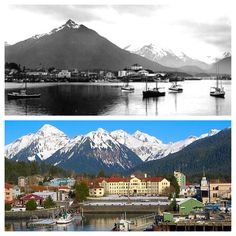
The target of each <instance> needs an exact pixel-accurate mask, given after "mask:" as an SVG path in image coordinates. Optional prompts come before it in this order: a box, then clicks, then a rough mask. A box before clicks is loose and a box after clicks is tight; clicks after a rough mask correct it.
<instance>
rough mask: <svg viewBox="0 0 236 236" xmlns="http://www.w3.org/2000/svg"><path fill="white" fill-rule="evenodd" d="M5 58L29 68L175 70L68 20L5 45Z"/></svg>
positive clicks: (7, 60)
mask: <svg viewBox="0 0 236 236" xmlns="http://www.w3.org/2000/svg"><path fill="white" fill-rule="evenodd" d="M5 61H6V62H15V63H17V64H21V65H22V66H26V67H29V68H37V67H39V66H41V67H42V66H43V67H45V68H49V67H52V66H53V67H55V68H58V69H73V68H79V69H81V70H88V69H109V70H121V69H124V68H125V67H127V66H131V65H133V64H135V63H138V64H140V65H142V66H143V67H144V68H149V69H152V70H154V71H156V70H165V71H172V68H168V67H164V66H161V65H159V64H158V63H156V62H153V61H150V60H148V59H146V58H144V57H141V56H139V55H137V54H133V53H130V52H128V51H126V50H123V49H121V48H119V47H118V46H116V45H115V44H113V43H112V42H110V41H109V40H107V39H106V38H104V37H102V36H100V35H99V34H98V33H97V32H95V31H94V30H92V29H89V28H87V27H86V26H85V25H82V24H80V25H78V24H76V23H75V22H74V21H72V20H68V21H67V22H66V23H65V24H63V25H62V26H60V27H58V28H56V29H54V30H52V31H50V32H49V33H46V34H42V35H35V36H33V37H31V38H29V39H26V40H24V41H21V42H18V43H16V44H14V45H10V46H7V47H5Z"/></svg>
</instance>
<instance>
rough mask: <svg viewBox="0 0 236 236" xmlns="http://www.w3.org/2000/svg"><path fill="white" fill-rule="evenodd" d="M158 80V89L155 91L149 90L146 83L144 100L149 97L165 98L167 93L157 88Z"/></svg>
mask: <svg viewBox="0 0 236 236" xmlns="http://www.w3.org/2000/svg"><path fill="white" fill-rule="evenodd" d="M157 82H158V81H157V80H156V87H155V88H153V89H148V88H147V81H146V90H145V91H143V98H149V97H161V96H165V95H166V92H165V91H163V88H160V87H158V86H157Z"/></svg>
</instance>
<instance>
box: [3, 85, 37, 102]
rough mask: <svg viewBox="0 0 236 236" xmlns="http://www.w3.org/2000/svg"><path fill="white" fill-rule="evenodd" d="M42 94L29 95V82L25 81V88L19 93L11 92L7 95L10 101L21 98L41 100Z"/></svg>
mask: <svg viewBox="0 0 236 236" xmlns="http://www.w3.org/2000/svg"><path fill="white" fill-rule="evenodd" d="M40 96H41V94H40V93H33V94H29V93H27V81H26V80H25V88H24V89H21V90H20V91H19V92H9V93H8V94H7V97H8V99H20V98H39V97H40Z"/></svg>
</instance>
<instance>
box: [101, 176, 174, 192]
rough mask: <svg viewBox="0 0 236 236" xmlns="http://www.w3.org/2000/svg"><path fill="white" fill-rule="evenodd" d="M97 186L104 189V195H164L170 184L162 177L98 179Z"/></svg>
mask: <svg viewBox="0 0 236 236" xmlns="http://www.w3.org/2000/svg"><path fill="white" fill-rule="evenodd" d="M97 183H98V184H99V186H101V187H103V188H104V194H105V195H113V194H115V195H139V196H145V195H164V194H166V193H167V191H168V190H169V188H170V182H169V181H168V180H167V179H165V178H163V177H144V178H137V177H136V176H134V175H132V176H131V177H130V178H117V177H111V178H99V179H97Z"/></svg>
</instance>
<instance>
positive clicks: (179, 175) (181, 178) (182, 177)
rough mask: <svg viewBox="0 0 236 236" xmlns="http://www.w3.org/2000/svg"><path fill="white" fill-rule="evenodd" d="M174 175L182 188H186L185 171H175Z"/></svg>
mask: <svg viewBox="0 0 236 236" xmlns="http://www.w3.org/2000/svg"><path fill="white" fill-rule="evenodd" d="M174 176H175V178H176V180H177V183H178V185H179V187H180V190H181V189H183V188H185V186H186V176H185V175H184V174H183V173H181V172H180V171H174Z"/></svg>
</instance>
